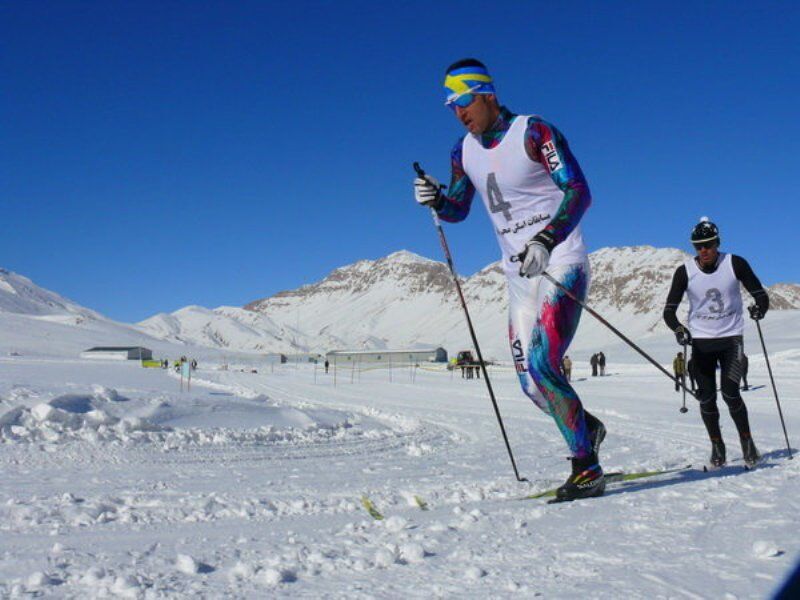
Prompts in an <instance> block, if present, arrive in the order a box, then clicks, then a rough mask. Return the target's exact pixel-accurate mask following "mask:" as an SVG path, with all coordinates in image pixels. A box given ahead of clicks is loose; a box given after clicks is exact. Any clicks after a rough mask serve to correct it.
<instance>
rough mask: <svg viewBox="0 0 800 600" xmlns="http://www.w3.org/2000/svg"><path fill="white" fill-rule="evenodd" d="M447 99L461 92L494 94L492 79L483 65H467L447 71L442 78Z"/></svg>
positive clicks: (455, 96)
mask: <svg viewBox="0 0 800 600" xmlns="http://www.w3.org/2000/svg"><path fill="white" fill-rule="evenodd" d="M444 89H445V93H446V94H447V100H452V99H453V98H457V97H458V96H460V95H461V94H465V93H467V92H471V93H473V94H494V93H495V91H494V80H493V79H492V76H491V75H489V71H487V70H486V68H485V67H479V66H468V67H460V68H458V69H453V70H452V71H449V72H448V73H447V75H445V78H444Z"/></svg>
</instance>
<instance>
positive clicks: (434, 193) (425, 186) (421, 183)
mask: <svg viewBox="0 0 800 600" xmlns="http://www.w3.org/2000/svg"><path fill="white" fill-rule="evenodd" d="M414 197H415V198H416V199H417V202H419V203H420V204H421V205H423V206H429V207H432V208H437V205H438V204H439V202H440V200H441V191H439V181H438V180H437V179H436V177H434V176H433V175H425V179H423V178H422V177H417V178H416V179H415V180H414Z"/></svg>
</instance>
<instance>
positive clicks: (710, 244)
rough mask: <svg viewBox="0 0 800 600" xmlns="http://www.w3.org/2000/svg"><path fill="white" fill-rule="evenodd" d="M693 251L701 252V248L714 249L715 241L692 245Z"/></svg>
mask: <svg viewBox="0 0 800 600" xmlns="http://www.w3.org/2000/svg"><path fill="white" fill-rule="evenodd" d="M692 246H694V249H695V250H701V249H702V248H715V247H716V246H717V240H708V241H707V242H696V243H693V244H692Z"/></svg>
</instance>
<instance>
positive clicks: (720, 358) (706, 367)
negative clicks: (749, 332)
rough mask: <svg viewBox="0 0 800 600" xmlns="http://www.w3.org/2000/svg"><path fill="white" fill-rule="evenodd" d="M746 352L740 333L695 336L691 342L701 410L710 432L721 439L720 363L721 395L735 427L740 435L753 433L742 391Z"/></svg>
mask: <svg viewBox="0 0 800 600" xmlns="http://www.w3.org/2000/svg"><path fill="white" fill-rule="evenodd" d="M743 356H744V343H743V342H742V336H740V335H736V336H731V337H724V338H715V339H695V340H694V341H693V342H692V361H693V365H692V366H693V367H694V371H695V373H694V375H695V378H696V379H697V398H698V400H699V401H700V413H701V415H702V417H703V423H704V424H705V426H706V430H707V431H708V435H709V437H710V438H712V439H722V432H721V431H720V428H719V409H718V408H717V383H716V368H717V365H719V367H720V380H721V381H720V383H721V385H720V388H721V391H722V399H723V400H724V401H725V404H727V405H728V411H729V412H730V414H731V418H732V419H733V422H734V423H735V424H736V430H737V431H738V432H739V436H740V437H742V436H745V437H747V436H749V435H750V422H749V419H748V417H747V407H746V406H745V404H744V400H742V395H741V394H740V393H739V382H740V381H741V378H742V357H743Z"/></svg>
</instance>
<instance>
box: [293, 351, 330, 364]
mask: <svg viewBox="0 0 800 600" xmlns="http://www.w3.org/2000/svg"><path fill="white" fill-rule="evenodd" d="M321 358H322V355H321V354H314V353H309V352H304V353H299V354H287V355H286V360H284V361H283V362H290V363H316V362H319V360H320V359H321Z"/></svg>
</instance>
